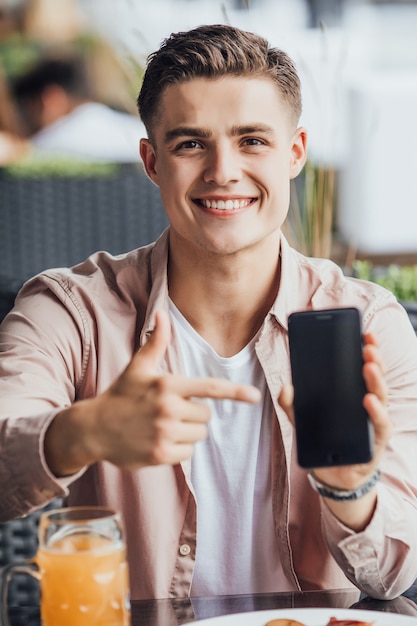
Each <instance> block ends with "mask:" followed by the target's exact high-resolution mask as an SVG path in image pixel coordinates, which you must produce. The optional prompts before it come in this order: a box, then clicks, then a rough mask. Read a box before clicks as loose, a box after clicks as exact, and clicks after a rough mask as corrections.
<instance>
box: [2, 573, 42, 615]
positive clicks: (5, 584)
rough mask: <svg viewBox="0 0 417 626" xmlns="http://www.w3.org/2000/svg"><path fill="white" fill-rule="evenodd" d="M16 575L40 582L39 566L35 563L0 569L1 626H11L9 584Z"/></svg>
mask: <svg viewBox="0 0 417 626" xmlns="http://www.w3.org/2000/svg"><path fill="white" fill-rule="evenodd" d="M15 574H28V575H29V576H32V577H33V578H36V580H37V581H39V580H40V576H39V572H38V566H37V564H36V563H35V562H34V561H22V563H11V564H10V565H5V566H4V567H2V568H1V569H0V602H1V606H0V626H10V622H9V615H8V611H7V608H8V604H7V600H8V591H9V584H10V581H11V579H12V577H13V576H14V575H15Z"/></svg>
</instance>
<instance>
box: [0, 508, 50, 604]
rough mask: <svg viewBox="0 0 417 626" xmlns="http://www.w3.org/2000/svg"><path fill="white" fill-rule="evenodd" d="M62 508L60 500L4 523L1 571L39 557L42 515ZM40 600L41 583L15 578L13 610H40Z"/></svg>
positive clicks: (11, 597) (0, 534)
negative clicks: (35, 607)
mask: <svg viewBox="0 0 417 626" xmlns="http://www.w3.org/2000/svg"><path fill="white" fill-rule="evenodd" d="M61 505H62V500H61V499H59V498H57V499H56V500H53V501H52V502H51V503H50V504H48V505H47V506H46V507H44V508H43V509H40V510H39V511H36V512H34V513H31V514H30V515H27V516H26V517H22V518H19V519H16V520H11V521H10V522H2V523H0V567H3V566H5V565H9V564H10V563H19V562H21V561H24V560H25V559H30V558H31V557H33V556H34V555H35V554H36V550H37V547H38V525H39V518H40V516H41V514H42V513H43V512H44V511H47V510H50V509H54V508H58V507H59V506H61ZM39 599H40V594H39V583H38V582H37V581H36V580H35V579H34V578H32V577H31V576H27V575H20V574H16V575H15V576H13V579H12V580H11V582H10V586H9V605H10V606H25V605H26V606H37V605H38V604H39Z"/></svg>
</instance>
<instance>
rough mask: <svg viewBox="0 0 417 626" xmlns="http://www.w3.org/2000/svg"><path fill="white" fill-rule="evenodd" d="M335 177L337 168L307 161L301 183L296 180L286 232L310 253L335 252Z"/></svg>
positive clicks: (300, 249)
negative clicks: (333, 250) (333, 248)
mask: <svg viewBox="0 0 417 626" xmlns="http://www.w3.org/2000/svg"><path fill="white" fill-rule="evenodd" d="M335 176H336V174H335V170H334V169H332V168H328V167H320V166H316V165H314V164H313V163H311V162H310V161H307V163H306V165H305V167H304V171H303V172H302V174H301V175H300V178H299V181H298V183H295V182H294V181H292V187H291V201H290V210H289V213H288V218H287V221H286V223H285V225H284V231H285V234H286V236H287V237H288V239H289V240H290V242H291V244H292V245H293V246H294V247H295V248H297V250H299V251H300V252H302V253H303V254H306V255H308V256H314V257H323V258H328V257H330V256H331V254H332V247H333V230H334V211H335Z"/></svg>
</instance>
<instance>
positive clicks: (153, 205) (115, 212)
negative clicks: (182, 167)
mask: <svg viewBox="0 0 417 626" xmlns="http://www.w3.org/2000/svg"><path fill="white" fill-rule="evenodd" d="M114 168H115V169H114V170H112V172H113V173H112V174H110V175H106V176H103V175H100V176H81V175H76V176H68V175H66V176H58V175H54V176H52V175H48V176H45V177H33V176H21V175H19V176H15V175H12V174H10V173H8V171H7V170H6V169H3V170H0V207H1V224H2V227H1V228H0V274H1V278H0V303H1V310H0V315H1V314H3V316H4V314H5V313H6V312H7V310H9V308H11V305H12V303H13V299H14V296H15V293H16V292H17V289H18V287H19V286H20V285H21V283H22V282H23V281H24V280H26V279H28V278H30V277H31V276H34V275H35V274H37V273H39V272H41V271H43V270H45V269H48V268H52V267H68V266H72V265H75V264H77V263H79V262H81V261H83V260H84V259H85V258H86V257H88V256H89V255H90V254H92V253H93V252H96V251H98V250H106V251H108V252H110V253H112V254H120V253H123V252H128V251H129V250H132V249H134V248H137V247H139V246H142V245H146V244H149V243H151V242H152V241H154V240H155V239H156V238H157V237H158V236H159V235H160V234H161V233H162V231H163V230H164V229H165V227H166V226H167V225H168V218H167V217H166V214H165V211H164V209H163V206H162V201H161V199H160V194H159V189H158V188H157V187H156V186H155V185H154V184H153V183H151V181H150V180H149V179H148V178H147V176H146V175H145V173H144V171H143V170H142V168H141V167H140V166H138V165H136V164H123V165H120V164H117V165H115V166H114ZM0 319H1V318H0Z"/></svg>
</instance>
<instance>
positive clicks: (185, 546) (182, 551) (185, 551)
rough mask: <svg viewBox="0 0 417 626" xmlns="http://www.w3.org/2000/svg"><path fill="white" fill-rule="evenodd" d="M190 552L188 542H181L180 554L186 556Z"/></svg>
mask: <svg viewBox="0 0 417 626" xmlns="http://www.w3.org/2000/svg"><path fill="white" fill-rule="evenodd" d="M190 552H191V548H190V546H189V545H188V544H186V543H183V544H182V546H180V554H181V555H182V556H187V555H188V554H190Z"/></svg>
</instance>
